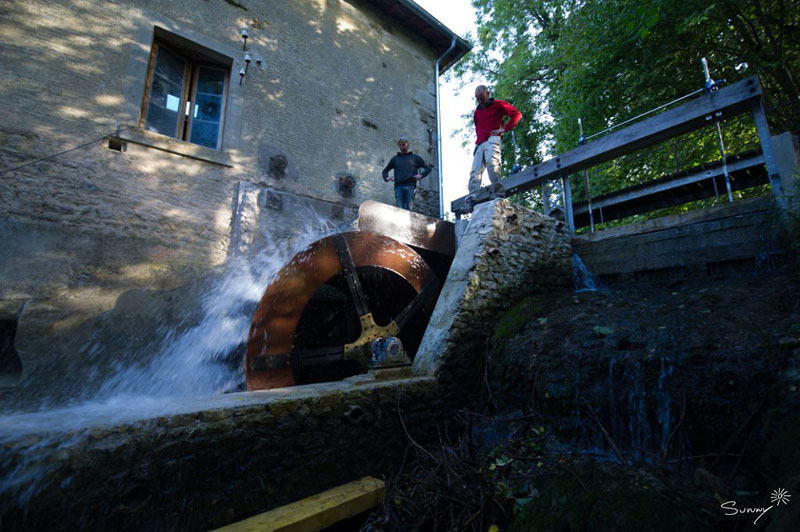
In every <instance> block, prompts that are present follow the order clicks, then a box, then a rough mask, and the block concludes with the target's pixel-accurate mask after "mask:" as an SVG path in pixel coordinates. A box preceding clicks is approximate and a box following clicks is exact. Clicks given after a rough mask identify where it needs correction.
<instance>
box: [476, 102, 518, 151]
mask: <svg viewBox="0 0 800 532" xmlns="http://www.w3.org/2000/svg"><path fill="white" fill-rule="evenodd" d="M504 116H508V117H509V120H508V122H506V125H505V126H504V125H503V117H504ZM472 118H473V120H474V121H475V133H476V134H477V136H478V139H477V140H476V141H475V144H483V143H484V142H486V140H487V139H488V138H489V136H490V135H491V133H492V131H494V130H495V129H500V128H501V127H502V128H503V129H505V130H506V132H508V131H511V130H512V129H514V127H515V126H516V125H517V124H519V121H520V119H521V118H522V113H520V112H519V111H517V110H516V109H515V108H514V106H513V105H511V104H510V103H508V102H505V101H503V100H495V99H494V98H492V99H490V100H489V101H488V102H487V103H486V105H479V106H478V108H477V109H475V113H474V114H473V115H472Z"/></svg>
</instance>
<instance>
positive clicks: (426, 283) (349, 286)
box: [245, 231, 440, 390]
mask: <svg viewBox="0 0 800 532" xmlns="http://www.w3.org/2000/svg"><path fill="white" fill-rule="evenodd" d="M439 288H440V284H439V280H438V279H437V277H436V275H435V274H434V272H433V271H432V269H431V268H430V267H429V266H428V264H427V263H426V262H425V260H423V258H422V257H421V256H420V255H419V254H418V253H417V252H416V251H414V250H413V249H412V248H411V247H409V246H407V245H405V244H402V243H400V242H398V241H396V240H394V239H392V238H389V237H387V236H384V235H381V234H378V233H373V232H370V231H353V232H345V233H339V234H336V235H333V236H329V237H326V238H323V239H321V240H318V241H316V242H314V243H313V244H312V245H311V246H310V247H309V248H307V249H306V250H304V251H302V252H300V253H298V254H297V255H295V256H294V257H293V258H292V260H291V261H290V262H289V263H288V264H287V265H286V266H284V268H283V269H281V271H280V272H279V273H278V275H277V277H276V279H275V281H274V282H272V283H271V284H270V285H269V286H268V287H267V289H266V291H265V292H264V295H263V297H262V298H261V302H260V303H259V306H258V309H257V310H256V313H255V316H254V318H253V322H252V325H251V327H250V334H249V336H248V342H247V355H246V360H245V377H246V380H247V389H248V390H260V389H265V388H276V387H283V386H291V385H294V384H305V383H310V382H322V381H331V380H339V379H342V378H344V377H347V376H350V375H355V374H357V373H361V372H364V371H366V370H367V368H368V365H369V359H370V354H369V353H370V345H371V344H372V342H374V341H375V340H377V339H380V338H389V337H396V338H399V339H400V340H401V341H402V344H403V348H404V349H405V351H406V353H407V354H408V355H409V357H411V358H413V356H414V355H415V354H416V351H417V348H418V347H419V343H420V341H421V339H422V334H423V333H424V331H425V327H426V326H427V322H428V319H429V318H430V314H431V312H432V310H433V304H434V302H435V301H436V297H437V296H438V292H439Z"/></svg>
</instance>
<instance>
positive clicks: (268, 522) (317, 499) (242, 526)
mask: <svg viewBox="0 0 800 532" xmlns="http://www.w3.org/2000/svg"><path fill="white" fill-rule="evenodd" d="M385 494H386V486H385V485H384V483H383V481H382V480H379V479H377V478H373V477H364V478H362V479H360V480H355V481H353V482H348V483H347V484H343V485H341V486H337V487H335V488H332V489H329V490H327V491H323V492H322V493H318V494H316V495H312V496H311V497H307V498H305V499H302V500H300V501H297V502H293V503H291V504H287V505H286V506H281V507H280V508H275V509H274V510H270V511H269V512H265V513H263V514H259V515H256V516H253V517H250V518H248V519H245V520H244V521H239V522H238V523H233V524H230V525H228V526H224V527H222V528H219V529H217V530H216V531H214V532H318V531H319V530H322V529H324V528H327V527H329V526H331V525H333V524H334V523H337V522H339V521H341V520H343V519H347V518H348V517H353V516H354V515H358V514H360V513H361V512H365V511H366V510H369V509H370V508H373V507H375V506H377V505H378V504H380V502H381V500H383V496H384V495H385Z"/></svg>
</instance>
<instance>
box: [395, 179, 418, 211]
mask: <svg viewBox="0 0 800 532" xmlns="http://www.w3.org/2000/svg"><path fill="white" fill-rule="evenodd" d="M416 191H417V187H415V186H414V185H400V186H399V187H394V204H395V205H397V206H398V207H400V208H401V209H406V210H407V211H410V210H411V209H412V208H413V207H414V194H415V193H416Z"/></svg>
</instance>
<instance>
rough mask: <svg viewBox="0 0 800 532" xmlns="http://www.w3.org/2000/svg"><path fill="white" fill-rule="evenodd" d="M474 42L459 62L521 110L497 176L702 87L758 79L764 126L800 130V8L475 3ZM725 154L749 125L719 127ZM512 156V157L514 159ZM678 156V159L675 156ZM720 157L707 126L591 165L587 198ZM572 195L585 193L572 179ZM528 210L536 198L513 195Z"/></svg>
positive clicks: (743, 145)
mask: <svg viewBox="0 0 800 532" xmlns="http://www.w3.org/2000/svg"><path fill="white" fill-rule="evenodd" d="M473 5H474V6H475V8H476V10H477V12H478V20H479V21H480V22H479V27H478V31H477V35H476V36H472V38H473V40H474V42H475V48H474V49H473V51H472V53H471V54H470V55H469V56H468V59H467V60H466V61H462V62H461V63H460V64H459V65H458V66H457V67H456V75H457V76H460V77H461V78H462V79H467V78H479V79H481V80H482V81H483V80H485V82H486V83H487V84H488V85H490V86H491V87H492V88H493V90H494V94H495V95H496V96H497V97H499V98H502V99H505V100H508V101H509V102H511V103H512V104H513V105H514V106H515V107H517V108H518V109H520V111H522V113H523V120H522V122H521V123H520V125H519V126H518V127H517V130H516V139H517V143H518V153H516V154H515V153H514V150H513V146H511V143H510V142H506V145H505V146H504V165H505V166H506V168H505V171H506V172H508V171H510V168H511V166H512V165H513V164H514V163H515V162H519V163H520V164H522V165H523V166H529V165H532V164H535V163H537V162H540V161H541V160H542V159H543V158H544V157H545V156H548V157H549V156H551V155H554V154H556V153H563V152H565V151H568V150H570V149H573V148H575V147H576V146H577V141H578V135H579V131H578V119H579V118H580V119H581V120H582V122H583V127H584V132H585V134H586V135H587V136H589V135H592V134H594V133H598V132H602V131H604V130H606V129H607V128H609V127H610V126H613V125H616V124H619V123H621V122H624V121H626V120H629V119H631V118H634V117H637V116H639V115H640V114H642V113H645V112H647V111H649V110H651V109H654V108H657V107H659V106H661V105H663V104H665V103H667V102H671V101H673V100H676V99H677V98H680V97H682V96H684V95H686V94H689V93H691V92H693V91H695V90H697V89H700V88H702V87H703V85H704V75H703V70H702V66H701V62H700V60H701V58H702V57H706V58H707V59H708V61H709V65H710V68H711V74H712V77H714V78H715V79H722V78H724V79H726V80H727V81H728V83H732V82H735V81H737V80H739V79H742V78H744V77H747V76H751V75H754V74H756V75H758V76H759V78H760V79H761V82H762V84H763V86H764V89H765V93H766V94H767V96H768V100H767V104H768V109H767V111H768V115H769V120H770V123H771V126H772V128H773V131H775V132H780V131H784V130H787V129H790V130H794V131H797V130H798V129H800V103H798V102H799V101H800V80H798V79H797V75H798V74H797V73H798V72H800V10H798V9H796V6H795V5H794V3H793V2H790V1H787V0H759V1H756V2H753V1H751V0H726V1H717V2H711V3H709V2H707V1H700V0H652V1H650V2H640V1H638V0H473ZM722 129H723V135H724V143H725V147H726V151H727V152H728V153H729V154H730V153H737V152H740V151H742V150H745V149H748V148H751V147H754V145H755V142H756V140H757V136H756V133H755V128H754V125H753V124H752V120H749V119H737V120H730V121H727V122H726V123H724V124H723V126H722ZM515 155H518V158H517V157H515ZM676 159H677V161H676ZM716 159H719V147H718V144H717V138H716V131H715V130H714V128H705V129H704V130H702V131H701V132H697V133H696V134H693V135H688V136H684V137H680V138H678V139H675V140H674V141H673V142H672V143H667V144H664V145H662V146H658V147H655V148H653V149H651V150H646V151H643V152H641V153H637V154H633V155H631V156H629V157H626V158H623V159H620V160H617V161H612V162H610V163H607V164H605V165H602V167H598V168H596V169H593V170H592V172H591V175H590V180H591V183H592V190H591V192H592V195H593V196H596V195H599V194H602V193H605V192H610V191H612V190H617V189H619V188H623V187H625V186H630V185H631V184H635V183H639V182H643V181H646V180H650V179H654V178H656V177H659V176H662V175H665V174H668V173H670V172H673V171H675V170H676V166H677V167H678V169H681V170H682V169H686V168H688V167H691V166H695V165H698V164H702V163H705V162H708V161H711V160H716ZM573 198H574V199H575V200H576V201H577V200H580V199H583V198H585V191H584V187H583V182H582V179H581V180H578V179H573ZM520 201H521V202H523V203H527V204H529V205H532V206H535V205H536V204H537V203H540V199H539V198H538V195H537V194H536V193H529V194H527V195H526V196H525V197H524V198H522V199H521V200H520Z"/></svg>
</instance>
